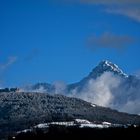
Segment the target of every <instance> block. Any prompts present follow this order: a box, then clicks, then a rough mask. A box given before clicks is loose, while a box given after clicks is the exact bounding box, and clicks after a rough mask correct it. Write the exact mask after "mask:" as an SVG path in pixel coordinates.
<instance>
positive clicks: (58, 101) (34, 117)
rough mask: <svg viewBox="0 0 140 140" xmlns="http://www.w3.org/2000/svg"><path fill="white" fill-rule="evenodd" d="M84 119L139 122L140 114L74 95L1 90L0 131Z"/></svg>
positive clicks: (126, 122)
mask: <svg viewBox="0 0 140 140" xmlns="http://www.w3.org/2000/svg"><path fill="white" fill-rule="evenodd" d="M77 118H79V119H87V120H89V121H91V122H95V121H96V122H103V121H107V122H110V123H115V124H140V116H138V115H129V114H126V113H120V112H118V111H115V110H111V109H109V108H104V107H100V106H96V105H94V106H93V105H92V104H91V103H88V102H85V101H83V100H80V99H76V98H69V97H65V96H63V95H53V96H52V95H48V94H43V93H24V92H1V93H0V135H1V136H2V135H9V134H10V133H12V132H16V131H19V130H23V129H27V128H29V127H31V126H34V125H36V124H39V123H44V122H52V121H71V120H73V119H77Z"/></svg>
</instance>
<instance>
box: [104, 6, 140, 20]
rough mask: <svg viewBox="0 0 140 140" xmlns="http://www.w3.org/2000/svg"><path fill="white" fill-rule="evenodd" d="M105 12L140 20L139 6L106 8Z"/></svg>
mask: <svg viewBox="0 0 140 140" xmlns="http://www.w3.org/2000/svg"><path fill="white" fill-rule="evenodd" d="M106 12H108V13H111V14H118V15H123V16H126V17H129V18H131V19H133V20H135V21H137V22H140V8H117V9H107V10H106Z"/></svg>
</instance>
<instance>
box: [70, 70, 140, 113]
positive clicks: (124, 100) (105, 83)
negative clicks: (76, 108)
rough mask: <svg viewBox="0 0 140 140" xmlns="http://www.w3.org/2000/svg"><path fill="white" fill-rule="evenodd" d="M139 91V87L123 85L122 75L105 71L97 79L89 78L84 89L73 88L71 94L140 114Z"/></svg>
mask: <svg viewBox="0 0 140 140" xmlns="http://www.w3.org/2000/svg"><path fill="white" fill-rule="evenodd" d="M139 93H140V92H139V91H138V89H136V88H134V87H133V88H132V87H129V88H128V85H127V86H125V85H123V79H122V78H121V77H119V76H116V75H114V74H112V73H110V72H105V73H104V74H102V75H101V76H100V77H98V78H97V79H96V80H93V79H91V80H89V82H88V83H87V84H86V85H85V86H84V88H83V90H82V91H80V92H79V91H78V90H77V89H74V90H72V91H71V93H70V95H69V96H71V97H77V98H81V99H83V100H85V101H88V102H91V103H93V104H97V105H100V106H104V107H110V108H113V109H117V110H119V111H122V112H127V113H132V114H140V94H139Z"/></svg>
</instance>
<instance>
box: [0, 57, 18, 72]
mask: <svg viewBox="0 0 140 140" xmlns="http://www.w3.org/2000/svg"><path fill="white" fill-rule="evenodd" d="M16 61H17V57H16V56H10V57H9V58H8V60H7V62H5V63H3V64H0V70H5V69H7V68H8V67H9V66H11V65H12V64H14V63H15V62H16Z"/></svg>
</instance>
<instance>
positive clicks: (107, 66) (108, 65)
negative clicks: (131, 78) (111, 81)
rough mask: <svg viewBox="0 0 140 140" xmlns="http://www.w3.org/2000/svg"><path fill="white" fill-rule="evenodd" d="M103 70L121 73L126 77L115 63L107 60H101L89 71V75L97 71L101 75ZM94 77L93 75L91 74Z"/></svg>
mask: <svg viewBox="0 0 140 140" xmlns="http://www.w3.org/2000/svg"><path fill="white" fill-rule="evenodd" d="M104 72H113V73H114V74H117V75H121V76H124V77H128V75H127V74H125V73H124V72H123V71H122V70H121V69H120V68H119V67H118V66H117V65H116V64H114V63H112V62H110V61H108V60H102V61H101V62H100V63H99V64H98V65H97V66H96V67H95V68H94V69H93V71H92V72H91V73H90V76H92V75H95V74H96V73H98V74H99V75H101V74H102V73H104ZM93 77H94V76H93Z"/></svg>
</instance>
